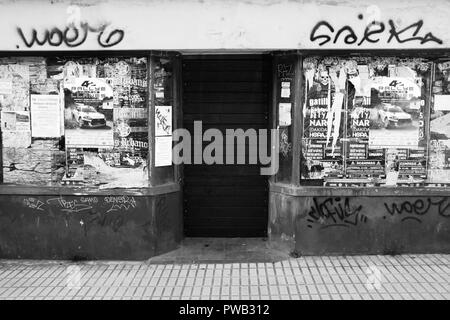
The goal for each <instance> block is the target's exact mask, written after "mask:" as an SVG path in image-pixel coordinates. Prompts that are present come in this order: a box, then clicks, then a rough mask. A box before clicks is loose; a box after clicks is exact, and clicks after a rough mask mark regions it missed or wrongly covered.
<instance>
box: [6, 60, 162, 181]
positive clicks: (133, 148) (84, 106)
mask: <svg viewBox="0 0 450 320" xmlns="http://www.w3.org/2000/svg"><path fill="white" fill-rule="evenodd" d="M27 59H28V60H27ZM27 59H25V61H6V62H5V61H0V110H1V118H0V119H1V130H2V146H3V166H4V168H5V167H6V169H4V170H3V173H4V174H3V180H4V182H5V183H17V182H18V179H19V176H31V175H35V176H36V177H34V176H33V177H31V178H30V180H29V181H28V182H29V184H46V185H55V183H59V184H64V185H87V186H98V187H100V188H115V187H121V188H123V187H125V188H126V187H146V186H148V168H147V161H148V154H149V141H148V130H149V129H148V112H149V111H148V101H147V99H148V77H147V73H148V70H147V58H137V57H133V58H130V57H127V58H124V57H113V58H111V57H108V58H73V59H70V58H55V57H49V58H41V59H40V60H39V65H38V66H37V67H36V66H35V67H33V63H34V64H36V63H35V61H33V63H30V61H29V59H32V58H27ZM33 68H34V69H33ZM162 91H163V90H162ZM160 95H161V93H160ZM58 124H59V125H58ZM43 142H44V143H43ZM44 145H45V147H44ZM49 146H51V147H50V148H49ZM17 150H22V151H24V150H25V151H24V152H17ZM58 152H59V153H63V155H64V156H62V157H61V155H60V154H59V155H58V159H59V160H58V161H59V164H55V159H54V158H55V154H58ZM23 153H27V154H32V155H33V156H32V157H31V158H42V156H43V154H45V155H48V156H49V157H50V158H53V159H48V160H49V161H48V163H49V164H50V165H49V168H46V169H45V170H36V168H37V169H39V168H38V167H39V164H38V165H36V166H34V165H35V164H33V163H25V164H23V165H22V166H21V165H20V163H19V162H23V161H21V160H20V159H18V158H17V156H15V155H16V154H23ZM21 157H23V155H21ZM61 159H62V161H61ZM40 162H45V161H40ZM40 162H38V163H40ZM61 162H63V163H61ZM55 166H56V168H55ZM55 170H56V176H57V177H55ZM50 173H51V177H50V178H49V174H50Z"/></svg>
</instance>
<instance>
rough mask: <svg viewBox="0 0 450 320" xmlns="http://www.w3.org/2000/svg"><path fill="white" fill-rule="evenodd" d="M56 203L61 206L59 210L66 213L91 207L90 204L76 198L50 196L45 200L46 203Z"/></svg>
mask: <svg viewBox="0 0 450 320" xmlns="http://www.w3.org/2000/svg"><path fill="white" fill-rule="evenodd" d="M52 203H57V204H58V205H59V206H60V207H61V209H62V210H61V211H63V212H67V213H78V212H82V211H85V210H90V209H92V206H91V205H89V204H86V203H79V202H78V200H66V199H64V198H62V197H58V198H51V199H48V200H47V204H52Z"/></svg>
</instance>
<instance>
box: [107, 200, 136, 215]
mask: <svg viewBox="0 0 450 320" xmlns="http://www.w3.org/2000/svg"><path fill="white" fill-rule="evenodd" d="M104 202H105V203H107V204H109V205H111V207H110V208H109V210H108V211H106V212H110V211H116V210H124V211H128V210H129V209H130V208H136V200H135V199H134V197H129V196H108V197H105V199H104Z"/></svg>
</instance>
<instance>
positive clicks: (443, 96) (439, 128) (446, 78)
mask: <svg viewBox="0 0 450 320" xmlns="http://www.w3.org/2000/svg"><path fill="white" fill-rule="evenodd" d="M432 94H433V104H432V107H431V115H430V145H429V163H428V182H430V183H436V184H450V61H439V62H438V63H436V67H435V70H434V82H433V86H432Z"/></svg>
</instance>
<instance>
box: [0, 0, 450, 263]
mask: <svg viewBox="0 0 450 320" xmlns="http://www.w3.org/2000/svg"><path fill="white" fill-rule="evenodd" d="M0 8H1V11H0V27H1V28H0V39H1V41H0V110H1V115H0V119H1V139H0V141H1V157H0V159H1V160H0V163H2V171H1V173H0V180H1V184H0V258H33V259H147V258H150V257H152V256H155V255H158V254H162V253H164V252H167V251H170V250H173V249H175V248H176V247H177V245H178V244H179V243H180V241H181V240H182V239H183V237H186V236H189V237H268V238H269V241H274V242H277V243H280V242H281V243H283V244H284V245H286V246H287V247H289V249H290V250H291V251H292V252H293V253H295V254H299V255H302V254H303V255H321V254H396V253H433V252H439V253H448V252H449V251H450V197H449V190H450V189H449V188H450V36H449V35H448V28H449V24H448V16H449V15H450V5H449V3H448V2H447V1H444V0H442V1H403V0H398V1H378V2H377V3H376V4H375V3H373V2H372V1H336V2H332V1H288V0H283V1H273V0H262V1H256V0H255V1H245V2H244V1H218V0H211V1H197V0H189V1H181V0H180V1H178V0H173V1H164V0H149V1H144V0H134V1H126V2H125V1H113V0H110V1H98V0H92V1H75V2H73V1H26V0H23V1H11V0H0ZM181 142H183V144H180V143H181ZM177 146H178V147H177ZM180 146H181V147H180ZM239 148H241V151H242V150H244V151H245V152H244V154H242V152H240V151H239ZM180 159H181V160H182V161H180Z"/></svg>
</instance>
